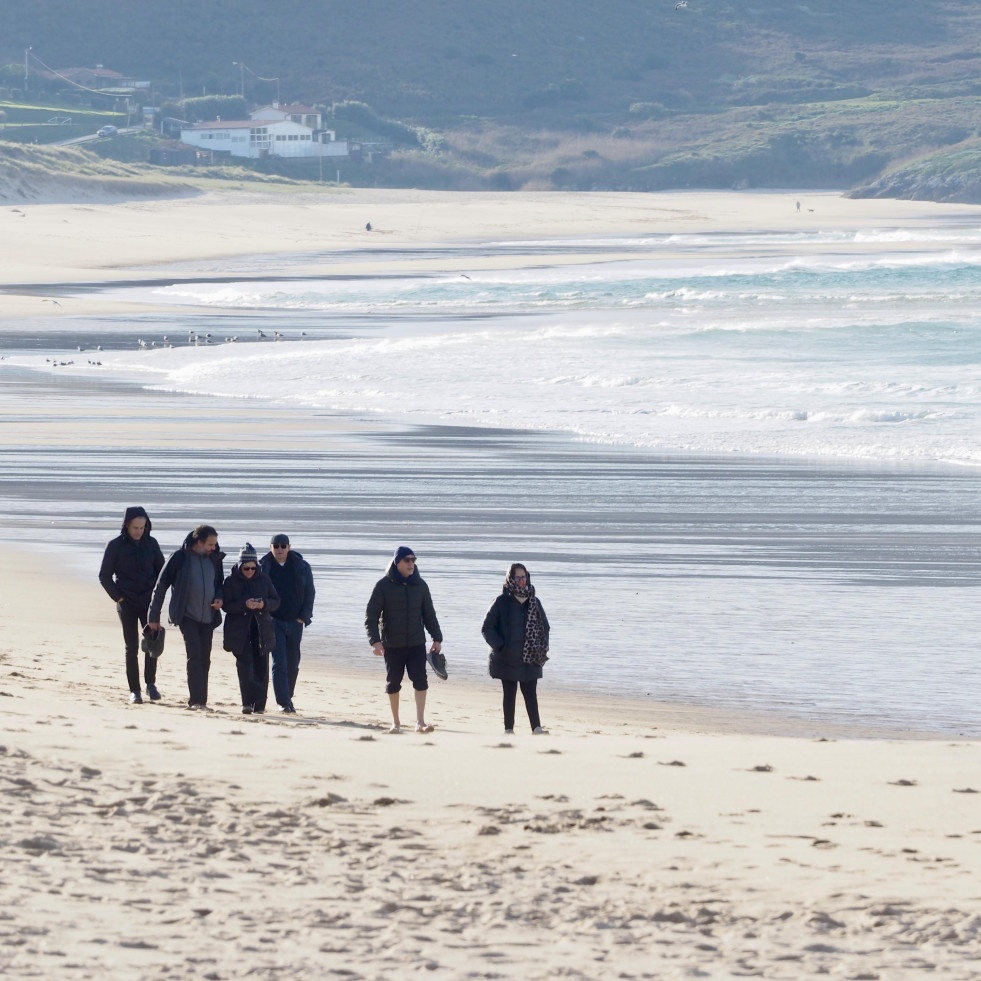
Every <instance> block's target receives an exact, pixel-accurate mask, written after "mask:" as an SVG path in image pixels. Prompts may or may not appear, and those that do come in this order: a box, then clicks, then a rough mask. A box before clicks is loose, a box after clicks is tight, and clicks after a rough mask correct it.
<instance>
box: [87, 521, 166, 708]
mask: <svg viewBox="0 0 981 981" xmlns="http://www.w3.org/2000/svg"><path fill="white" fill-rule="evenodd" d="M151 528H152V525H151V523H150V518H149V516H148V515H147V513H146V511H144V510H143V508H141V507H131V508H126V513H125V514H124V515H123V527H122V530H121V532H120V534H119V535H117V536H116V537H115V538H114V539H113V540H112V541H111V542H109V544H108V545H106V551H105V554H104V555H103V556H102V567H101V568H100V569H99V582H101V583H102V588H103V589H104V590H105V591H106V592H107V593H108V594H109V596H110V598H111V599H112V600H114V601H115V603H116V613H118V614H119V622H120V623H121V624H122V625H123V644H124V645H125V649H126V680H127V682H128V683H129V700H130V702H132V703H133V704H134V705H139V704H141V703H142V701H143V695H142V694H141V692H140V654H139V649H140V628H141V627H145V626H146V624H147V611H148V610H149V608H150V596H151V594H152V593H153V587H154V584H155V583H156V581H157V576H158V575H159V574H160V570H161V569H162V568H163V564H164V557H163V552H161V551H160V546H159V545H158V544H157V540H156V539H155V538H153V537H152V536H151V535H150V530H151ZM143 678H144V680H145V681H146V693H147V695H148V697H149V698H150V701H152V702H158V701H160V692H158V691H157V684H156V682H157V659H156V658H155V657H151V656H150V655H149V654H147V655H146V659H145V661H144V663H143Z"/></svg>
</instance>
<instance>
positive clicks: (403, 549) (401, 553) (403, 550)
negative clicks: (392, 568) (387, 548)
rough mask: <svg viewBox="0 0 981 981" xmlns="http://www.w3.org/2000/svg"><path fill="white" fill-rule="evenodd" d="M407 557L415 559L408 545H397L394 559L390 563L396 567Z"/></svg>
mask: <svg viewBox="0 0 981 981" xmlns="http://www.w3.org/2000/svg"><path fill="white" fill-rule="evenodd" d="M407 555H411V556H412V557H413V558H415V557H416V553H415V552H413V551H412V549H411V548H409V546H408V545H399V547H398V548H397V549H395V558H394V559H393V560H392V561H393V562H394V563H395V565H398V564H399V562H401V561H402V559H404V558H405V557H406V556H407Z"/></svg>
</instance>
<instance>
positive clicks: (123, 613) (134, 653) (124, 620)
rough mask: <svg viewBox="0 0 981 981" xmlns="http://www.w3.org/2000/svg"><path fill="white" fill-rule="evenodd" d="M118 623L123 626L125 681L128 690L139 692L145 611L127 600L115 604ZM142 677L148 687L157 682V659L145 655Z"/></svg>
mask: <svg viewBox="0 0 981 981" xmlns="http://www.w3.org/2000/svg"><path fill="white" fill-rule="evenodd" d="M116 612H117V613H118V614H119V622H120V623H121V624H122V625H123V643H124V644H125V645H126V681H127V682H128V683H129V690H130V691H135V692H138V691H139V690H140V635H141V631H142V628H143V627H145V626H146V614H147V611H146V609H142V610H141V609H138V608H137V607H135V606H134V605H133V604H132V603H130V602H128V601H127V600H123V601H122V602H121V603H117V604H116ZM143 677H144V678H146V683H147V684H148V685H152V684H155V683H156V681H157V659H156V658H155V657H150V656H149V655H147V656H146V657H145V659H144V661H143Z"/></svg>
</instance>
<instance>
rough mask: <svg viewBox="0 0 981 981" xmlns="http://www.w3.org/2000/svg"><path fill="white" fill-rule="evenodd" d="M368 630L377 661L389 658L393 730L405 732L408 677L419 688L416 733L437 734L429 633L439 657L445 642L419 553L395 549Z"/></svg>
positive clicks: (367, 618) (374, 597) (370, 609)
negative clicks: (429, 717) (403, 700)
mask: <svg viewBox="0 0 981 981" xmlns="http://www.w3.org/2000/svg"><path fill="white" fill-rule="evenodd" d="M364 626H365V630H366V631H367V633H368V643H369V644H371V649H372V652H373V653H374V654H375V656H376V657H384V658H385V691H386V692H387V693H388V701H389V706H390V707H391V710H392V728H391V729H389V732H401V731H402V726H401V723H400V722H399V692H400V691H401V690H402V679H403V677H405V674H406V672H408V675H409V680H410V681H411V682H412V687H413V688H414V689H415V699H416V732H432V731H433V727H432V726H431V725H429V724H428V723H427V722H426V692H427V691H428V690H429V681H428V679H427V678H426V631H427V630H428V631H429V634H430V636H431V637H432V638H433V643H432V646H431V648H430V650H431V651H432V653H434V654H438V653H439V652H440V647H441V645H442V642H443V633H442V631H441V630H440V629H439V621H438V620H437V619H436V610H435V609H434V607H433V598H432V595H431V594H430V592H429V586H427V585H426V581H425V580H424V579H423V578H422V576H420V575H419V570H418V569H417V568H416V556H415V553H414V552H413V551H412V549H411V548H409V547H408V546H407V545H400V546H399V547H398V548H397V549H396V550H395V556H394V557H393V558H392V561H391V564H390V565H389V567H388V572H387V573H386V574H385V575H384V576H383V577H382V578H381V579H379V580H378V582H377V583H375V588H374V589H373V590H372V592H371V598H370V599H369V600H368V606H367V608H366V609H365V615H364Z"/></svg>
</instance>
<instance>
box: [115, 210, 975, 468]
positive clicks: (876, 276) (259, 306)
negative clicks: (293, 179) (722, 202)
mask: <svg viewBox="0 0 981 981" xmlns="http://www.w3.org/2000/svg"><path fill="white" fill-rule="evenodd" d="M917 235H918V236H919V241H920V244H921V245H922V241H923V240H924V239H925V240H926V241H927V242H928V243H930V245H931V247H930V248H929V249H923V248H919V249H912V248H910V249H907V250H905V251H896V249H897V246H898V245H900V244H902V243H903V242H904V240H906V239H909V238H911V237H912V232H904V231H903V230H890V231H887V232H882V233H880V234H878V235H877V234H876V233H875V232H873V231H869V232H865V233H859V234H854V233H853V234H851V235H850V236H848V237H847V238H846V237H845V236H844V235H835V234H832V233H824V234H815V235H813V236H807V235H803V234H799V235H784V236H778V235H770V236H764V235H759V234H756V235H748V236H744V237H743V240H740V237H739V236H734V235H727V236H704V237H703V238H700V237H699V236H691V235H689V236H666V237H663V238H662V239H643V240H614V241H611V242H607V243H605V248H606V249H607V251H608V252H609V253H610V254H611V255H622V254H623V252H624V251H630V250H631V249H639V248H641V246H643V247H644V248H645V249H647V250H648V251H649V252H653V253H654V254H653V255H647V256H645V257H644V258H642V259H640V258H638V259H626V260H624V259H617V260H611V261H606V262H596V263H593V264H590V265H587V266H578V265H576V266H569V265H546V264H543V265H539V266H536V267H534V268H515V269H504V270H494V271H476V270H473V271H471V272H467V273H463V274H461V273H457V272H452V273H445V274H439V273H436V274H433V273H426V274H420V275H415V276H412V275H406V276H395V277H392V276H385V277H381V276H379V277H361V278H357V279H338V278H329V277H327V278H321V279H300V280H297V279H288V278H287V279H283V278H280V279H269V280H263V279H262V278H255V272H254V271H253V273H252V278H250V279H248V280H240V281H235V280H234V279H232V280H231V281H228V280H226V281H221V282H182V283H178V284H174V285H160V286H156V287H145V286H143V287H139V288H137V289H129V290H117V291H116V293H117V294H119V295H125V296H126V297H127V298H129V299H132V298H134V297H144V298H146V299H147V300H154V301H161V300H163V301H166V302H173V303H181V304H190V305H194V306H198V307H200V308H201V309H202V310H203V311H204V310H210V309H215V310H216V309H223V310H228V309H229V308H231V309H232V310H241V311H242V312H243V313H244V314H245V317H244V318H242V319H241V320H240V321H238V322H236V321H235V318H234V317H229V318H225V319H224V321H223V323H222V327H221V329H220V332H217V331H211V333H212V341H213V343H212V344H211V345H210V346H208V345H205V346H197V347H193V346H189V345H188V344H187V334H186V332H182V333H181V334H179V335H178V336H177V337H174V336H173V334H174V331H173V330H168V329H166V328H164V329H158V330H155V331H153V333H152V336H149V337H148V338H145V340H146V341H147V342H148V343H152V344H155V345H157V349H153V350H140V351H130V352H126V353H118V352H114V353H113V354H112V355H111V356H110V355H106V356H104V357H103V358H102V360H103V364H104V365H105V366H106V367H107V368H111V369H113V370H116V371H124V372H126V373H127V374H128V375H129V377H142V378H144V379H145V383H146V384H150V385H154V386H158V387H161V388H163V389H166V390H171V391H181V392H187V393H195V394H212V395H221V396H232V397H235V396H247V395H252V394H255V393H256V390H257V389H259V390H261V391H262V392H263V393H264V394H265V395H266V396H267V397H268V396H269V395H272V396H273V397H276V398H279V399H280V400H283V401H289V402H292V403H295V404H298V405H304V406H310V407H315V408H322V409H327V410H330V411H334V412H342V413H352V414H357V415H363V416H367V417H371V418H378V419H387V418H393V419H394V418H397V419H400V420H410V421H414V422H419V423H424V424H432V423H439V424H450V425H465V426H482V427H492V428H502V427H504V428H516V429H528V430H543V429H544V430H549V431H553V432H561V433H567V434H569V435H570V436H573V437H575V438H577V439H581V440H586V441H590V442H596V443H604V444H611V445H624V446H636V447H643V448H647V449H651V450H655V451H683V452H696V453H713V454H718V453H722V454H729V453H735V454H763V455H768V456H781V457H797V458H811V457H824V458H839V459H840V458H850V459H859V460H891V461H949V462H951V463H955V464H961V465H972V466H973V465H978V464H981V445H979V441H978V439H977V434H978V432H979V431H981V415H979V412H981V325H979V318H978V310H979V308H981V230H979V229H977V228H971V227H967V228H963V229H956V228H953V229H950V228H938V229H935V230H932V231H927V232H924V231H923V230H918V231H917ZM561 245H562V247H563V250H569V251H590V252H594V253H595V252H597V251H598V250H599V249H600V243H598V242H596V241H574V242H563V243H561ZM531 247H532V248H534V247H537V248H539V249H541V250H542V253H543V255H542V258H543V261H547V260H548V259H549V258H552V257H554V256H555V255H556V252H557V250H558V245H556V244H554V243H553V245H552V249H551V251H550V249H549V243H544V242H543V243H536V244H534V245H533V246H531ZM513 248H514V245H513V244H512V243H482V244H481V246H480V247H479V249H478V248H474V249H473V250H472V251H473V254H474V255H494V256H507V255H509V254H510V250H512V249H513ZM524 248H525V249H526V250H527V249H528V248H529V246H528V245H527V244H526V245H525V246H524ZM658 252H660V253H661V254H660V255H658ZM560 254H561V253H560ZM461 255H462V256H463V257H466V255H467V250H466V249H462V250H460V251H459V252H458V253H456V254H454V256H453V257H454V258H455V259H457V260H459V259H460V257H461ZM254 269H255V264H254V265H253V270H254ZM270 324H275V326H274V327H273V328H272V330H270ZM260 330H262V331H263V332H264V333H265V334H266V338H267V339H266V340H263V341H261V342H259V341H258V337H259V335H258V331H260ZM273 330H278V331H280V333H282V334H283V335H284V336H285V337H288V338H289V339H290V340H297V339H298V338H300V336H301V334H305V337H304V338H303V343H302V346H301V345H298V344H290V343H283V344H279V345H277V346H276V347H273V344H274V341H273V339H272V338H273V337H274V334H273ZM205 332H206V333H207V331H205ZM164 336H167V337H168V338H169V341H168V342H169V343H174V344H175V346H174V347H173V348H170V349H165V350H161V349H159V346H160V345H162V344H164V343H168V342H164V341H162V338H163V337H164ZM229 336H235V337H238V343H237V344H225V343H223V341H224V338H226V337H229ZM270 372H272V373H274V374H275V376H276V378H277V380H278V384H277V388H278V391H277V392H276V393H269V392H268V390H267V386H264V385H263V384H262V379H263V378H264V377H267V376H268V375H269V373H270Z"/></svg>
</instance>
